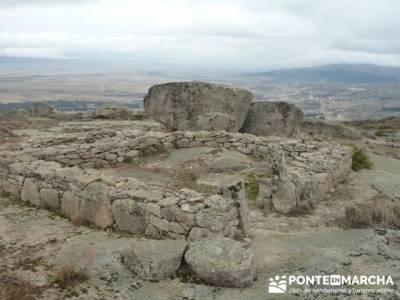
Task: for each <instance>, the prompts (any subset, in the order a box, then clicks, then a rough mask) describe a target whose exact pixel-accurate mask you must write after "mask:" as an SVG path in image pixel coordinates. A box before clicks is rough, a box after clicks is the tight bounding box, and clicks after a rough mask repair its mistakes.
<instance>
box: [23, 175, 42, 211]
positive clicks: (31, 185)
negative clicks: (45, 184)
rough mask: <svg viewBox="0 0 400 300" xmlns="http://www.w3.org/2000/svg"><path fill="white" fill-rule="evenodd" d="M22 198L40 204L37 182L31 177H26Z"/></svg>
mask: <svg viewBox="0 0 400 300" xmlns="http://www.w3.org/2000/svg"><path fill="white" fill-rule="evenodd" d="M21 199H22V200H23V201H27V202H30V203H31V204H33V205H36V206H40V203H41V202H40V194H39V189H38V187H37V184H36V183H35V182H34V181H33V179H31V178H26V179H25V181H24V186H23V187H22V192H21Z"/></svg>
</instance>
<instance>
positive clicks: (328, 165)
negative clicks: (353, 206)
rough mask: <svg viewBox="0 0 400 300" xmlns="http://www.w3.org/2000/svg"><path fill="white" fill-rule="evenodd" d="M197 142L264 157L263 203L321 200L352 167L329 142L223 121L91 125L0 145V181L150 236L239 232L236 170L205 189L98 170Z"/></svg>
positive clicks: (242, 220)
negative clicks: (213, 127) (218, 127)
mask: <svg viewBox="0 0 400 300" xmlns="http://www.w3.org/2000/svg"><path fill="white" fill-rule="evenodd" d="M204 146H205V147H214V148H225V149H229V150H234V151H238V152H241V153H243V154H246V155H252V156H255V157H257V158H259V159H261V160H264V161H267V162H268V163H269V166H270V168H271V171H272V174H271V177H267V178H264V179H263V180H262V184H261V188H260V190H261V197H262V198H263V203H264V207H265V208H266V209H267V208H268V209H273V210H275V211H278V212H281V213H289V212H291V211H292V210H294V209H297V208H300V207H310V206H312V205H313V204H314V203H316V202H318V201H320V200H321V199H323V198H324V197H325V195H326V193H327V192H328V191H330V190H331V189H332V188H333V187H334V186H335V185H336V184H337V183H338V182H340V181H341V180H343V179H344V178H346V176H347V175H348V173H349V172H350V168H351V153H350V151H349V150H347V149H346V148H344V147H342V146H335V145H331V144H324V143H309V142H304V141H303V142H302V141H299V140H294V139H284V138H280V137H258V136H254V135H250V134H240V133H228V132H225V131H220V132H201V131H200V132H173V133H164V132H161V131H150V132H143V131H140V130H119V131H112V130H104V131H102V130H99V131H98V132H89V133H86V134H85V133H82V132H80V133H79V134H76V135H74V134H65V135H58V136H56V137H46V136H44V137H43V136H41V137H38V136H31V137H29V138H26V139H24V140H23V141H22V142H20V143H17V144H6V145H3V146H1V149H0V153H1V154H0V189H1V190H3V191H5V192H7V193H11V194H13V195H14V196H16V197H19V198H21V199H22V200H24V201H29V202H31V203H32V204H33V205H36V206H44V207H47V208H49V209H53V210H56V211H58V212H60V213H62V214H63V215H65V216H67V217H69V218H71V219H74V220H78V221H80V222H90V223H93V224H95V225H96V226H98V227H100V228H107V227H114V228H116V229H118V230H126V231H129V232H131V233H134V234H142V235H145V236H148V237H153V238H190V239H198V238H200V237H203V236H207V235H210V234H212V233H223V234H224V235H225V236H236V235H246V233H247V224H248V221H247V217H248V216H247V208H246V203H245V200H244V199H245V195H244V188H243V182H242V181H241V179H240V178H237V179H236V180H234V181H233V182H231V183H229V184H228V186H226V185H225V186H220V187H219V188H218V191H217V193H216V194H215V195H211V196H208V195H203V194H200V193H198V192H196V191H194V190H189V189H182V190H179V191H169V190H165V189H161V188H160V187H157V186H152V185H150V184H148V183H144V182H141V181H139V180H137V179H134V178H125V177H122V176H105V175H103V173H102V171H101V169H100V170H99V169H96V168H103V167H111V166H114V165H118V164H119V163H121V162H124V161H131V160H138V159H140V157H141V156H144V155H148V154H152V153H154V152H157V151H160V150H163V149H169V148H192V147H204ZM263 191H265V193H263Z"/></svg>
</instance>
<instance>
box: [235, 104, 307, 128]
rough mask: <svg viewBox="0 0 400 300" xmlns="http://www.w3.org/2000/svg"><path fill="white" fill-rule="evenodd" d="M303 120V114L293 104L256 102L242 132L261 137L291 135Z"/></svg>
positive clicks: (252, 105)
mask: <svg viewBox="0 0 400 300" xmlns="http://www.w3.org/2000/svg"><path fill="white" fill-rule="evenodd" d="M303 118H304V114H303V112H302V111H301V110H300V109H299V108H297V107H296V106H295V105H294V104H292V103H287V102H254V103H252V104H251V107H250V110H249V113H248V115H247V118H246V121H245V123H244V125H243V127H242V129H241V130H240V131H241V132H244V133H251V134H254V135H260V136H269V135H290V134H292V133H293V132H294V131H295V129H296V127H297V126H298V125H299V124H300V123H301V121H302V120H303Z"/></svg>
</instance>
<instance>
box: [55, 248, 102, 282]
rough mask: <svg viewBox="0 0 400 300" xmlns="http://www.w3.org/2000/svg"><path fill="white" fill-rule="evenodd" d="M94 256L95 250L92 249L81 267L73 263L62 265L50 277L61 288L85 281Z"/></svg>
mask: <svg viewBox="0 0 400 300" xmlns="http://www.w3.org/2000/svg"><path fill="white" fill-rule="evenodd" d="M95 257H96V250H95V249H92V250H91V251H89V252H88V254H87V256H86V261H85V264H84V265H83V267H80V268H79V267H77V266H76V265H75V264H73V263H69V264H66V265H64V266H62V267H61V268H60V269H59V270H58V271H57V272H56V274H55V276H54V277H52V280H51V281H53V283H56V284H58V286H59V287H60V288H61V289H66V288H68V287H73V286H75V285H78V284H80V283H82V282H85V281H87V280H88V279H89V278H90V277H89V266H90V265H92V264H93V261H94V259H95Z"/></svg>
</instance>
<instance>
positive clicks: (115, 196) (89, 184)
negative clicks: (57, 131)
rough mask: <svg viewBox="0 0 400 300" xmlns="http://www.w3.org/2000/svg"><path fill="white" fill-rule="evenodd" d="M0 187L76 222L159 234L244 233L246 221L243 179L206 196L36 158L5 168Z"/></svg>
mask: <svg viewBox="0 0 400 300" xmlns="http://www.w3.org/2000/svg"><path fill="white" fill-rule="evenodd" d="M0 191H3V192H6V193H10V194H12V195H13V196H15V197H17V198H20V199H22V200H23V201H27V202H30V203H31V204H32V205H35V206H38V207H44V208H47V209H51V210H53V211H56V212H59V213H61V214H62V215H64V216H66V217H68V218H70V219H71V220H73V221H75V222H79V223H85V222H88V223H91V224H94V225H95V226H97V227H99V228H102V229H105V228H109V227H112V228H114V229H116V230H123V231H128V232H130V233H132V234H138V235H143V236H146V237H151V238H155V239H165V238H167V239H181V238H182V239H184V238H189V239H198V238H200V237H202V236H208V235H210V234H212V233H222V234H223V235H224V236H227V237H240V236H243V235H245V234H246V231H247V229H246V228H247V226H248V225H247V211H246V204H245V198H244V192H243V183H242V182H241V181H240V179H238V180H233V181H232V182H230V183H226V184H225V185H223V186H220V187H219V190H218V192H217V194H215V195H211V196H208V195H203V194H200V193H198V192H196V191H194V190H190V189H186V188H184V189H181V190H179V191H176V192H170V191H165V190H161V189H154V187H152V186H149V185H147V184H146V183H144V182H141V181H139V180H137V179H133V178H123V177H119V176H103V175H102V174H101V173H100V172H99V171H97V170H81V169H79V168H77V167H72V168H68V167H62V166H61V165H60V164H58V163H56V162H46V161H41V160H38V161H34V162H31V163H14V164H11V165H9V166H8V168H7V169H5V168H2V169H1V173H0Z"/></svg>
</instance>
